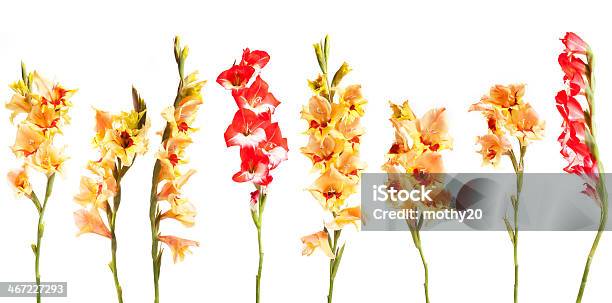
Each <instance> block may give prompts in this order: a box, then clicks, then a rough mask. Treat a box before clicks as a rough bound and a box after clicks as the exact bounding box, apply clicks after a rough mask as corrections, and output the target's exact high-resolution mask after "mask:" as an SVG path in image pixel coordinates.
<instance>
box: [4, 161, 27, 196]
mask: <svg viewBox="0 0 612 303" xmlns="http://www.w3.org/2000/svg"><path fill="white" fill-rule="evenodd" d="M7 177H8V180H9V182H10V184H11V186H12V187H13V189H14V190H15V193H16V194H17V195H21V196H25V197H30V195H31V194H32V186H31V185H30V180H29V178H28V173H27V172H26V169H25V167H22V168H20V169H15V170H11V171H9V173H8V176H7Z"/></svg>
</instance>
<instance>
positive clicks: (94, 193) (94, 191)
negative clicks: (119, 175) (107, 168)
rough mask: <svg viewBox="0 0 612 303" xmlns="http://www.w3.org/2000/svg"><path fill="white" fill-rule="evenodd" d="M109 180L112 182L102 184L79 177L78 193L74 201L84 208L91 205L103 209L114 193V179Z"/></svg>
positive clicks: (92, 179)
mask: <svg viewBox="0 0 612 303" xmlns="http://www.w3.org/2000/svg"><path fill="white" fill-rule="evenodd" d="M109 180H113V181H112V182H104V181H98V180H96V179H94V178H90V177H86V176H83V177H81V183H80V188H79V193H78V194H77V195H76V196H74V201H75V202H77V203H78V204H80V205H81V206H84V207H85V206H89V205H92V206H93V207H95V208H102V209H104V208H105V207H106V203H107V201H108V200H109V199H110V198H112V197H113V196H114V195H115V193H116V183H115V181H114V179H113V178H109ZM109 183H111V184H109Z"/></svg>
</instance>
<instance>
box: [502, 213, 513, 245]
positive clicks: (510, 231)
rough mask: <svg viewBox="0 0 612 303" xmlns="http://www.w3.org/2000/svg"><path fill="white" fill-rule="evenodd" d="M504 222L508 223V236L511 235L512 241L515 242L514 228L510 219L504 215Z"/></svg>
mask: <svg viewBox="0 0 612 303" xmlns="http://www.w3.org/2000/svg"><path fill="white" fill-rule="evenodd" d="M504 224H505V225H506V230H507V231H508V236H510V241H512V243H513V244H514V230H513V229H512V225H510V222H509V221H508V218H506V217H504Z"/></svg>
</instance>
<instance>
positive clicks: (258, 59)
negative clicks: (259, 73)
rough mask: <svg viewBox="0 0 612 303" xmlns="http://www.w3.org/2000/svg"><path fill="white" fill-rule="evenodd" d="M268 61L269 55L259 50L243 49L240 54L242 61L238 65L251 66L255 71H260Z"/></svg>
mask: <svg viewBox="0 0 612 303" xmlns="http://www.w3.org/2000/svg"><path fill="white" fill-rule="evenodd" d="M268 61H270V55H268V53H267V52H265V51H261V50H254V51H251V50H250V49H248V48H245V49H244V51H243V52H242V61H241V62H240V65H247V66H252V67H253V68H255V69H262V68H264V66H266V64H268Z"/></svg>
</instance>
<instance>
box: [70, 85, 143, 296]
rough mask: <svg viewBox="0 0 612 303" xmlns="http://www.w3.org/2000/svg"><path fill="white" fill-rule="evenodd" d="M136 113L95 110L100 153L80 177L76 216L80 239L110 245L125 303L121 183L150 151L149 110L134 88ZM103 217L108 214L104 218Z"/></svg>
mask: <svg viewBox="0 0 612 303" xmlns="http://www.w3.org/2000/svg"><path fill="white" fill-rule="evenodd" d="M132 103H133V108H134V109H133V110H131V111H129V112H121V113H118V114H112V113H109V112H106V111H102V110H98V109H96V110H95V121H96V125H95V135H94V139H93V140H92V143H93V146H94V147H95V148H96V149H97V150H98V152H99V155H98V158H97V159H96V160H92V161H89V162H88V163H87V171H88V173H87V175H84V176H82V177H81V184H80V190H79V193H78V194H77V195H76V196H75V197H74V201H75V202H76V203H78V204H79V205H80V206H81V207H82V208H81V209H79V210H77V211H75V212H74V221H75V224H76V225H77V227H78V228H79V232H78V235H82V234H87V233H91V234H97V235H100V236H102V237H105V238H108V239H109V240H110V241H111V262H110V263H109V264H108V266H109V268H110V270H111V272H112V274H113V280H114V283H115V289H116V291H117V300H118V302H119V303H122V302H123V290H122V288H121V284H120V283H119V273H118V271H117V237H116V233H115V227H116V219H117V213H118V211H119V206H120V204H121V180H122V179H123V177H124V176H125V174H126V173H127V172H128V170H129V169H130V167H131V166H132V164H133V163H134V160H135V159H136V156H138V155H143V154H144V153H145V152H146V151H147V146H148V139H147V131H148V129H149V120H148V119H147V113H146V111H147V107H146V104H145V102H144V100H143V99H142V98H141V97H140V95H139V94H138V92H137V91H136V89H135V88H132ZM101 213H103V214H105V216H104V218H103V216H101Z"/></svg>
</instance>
